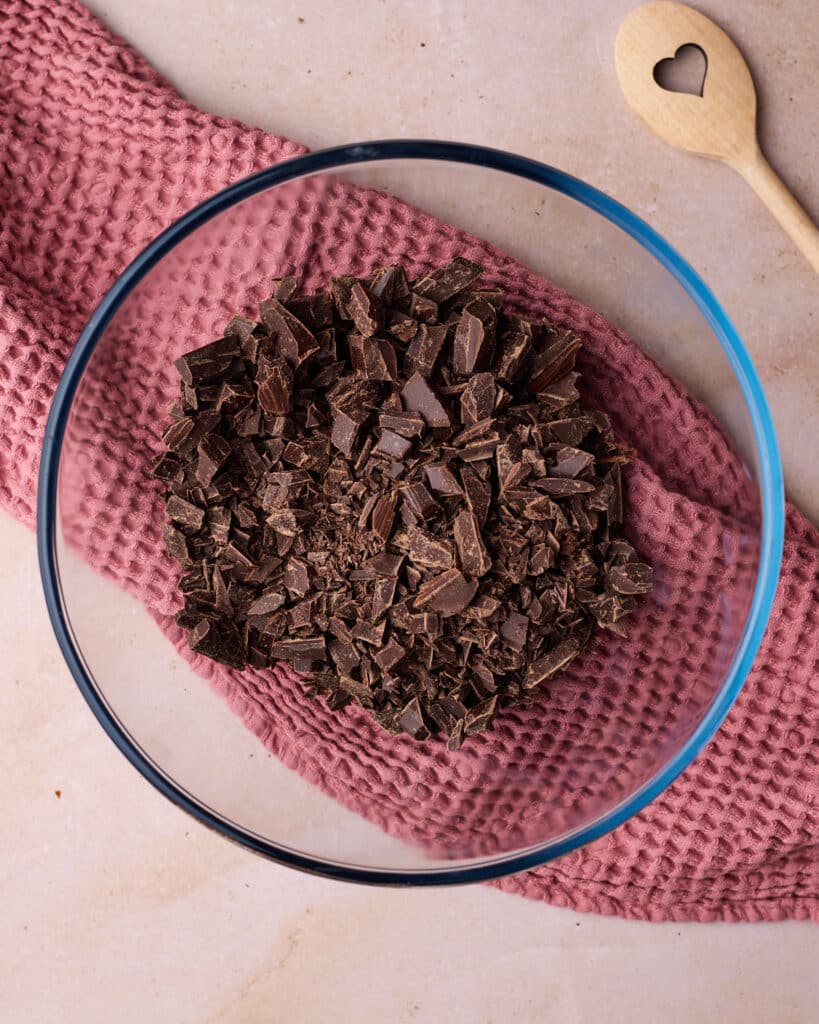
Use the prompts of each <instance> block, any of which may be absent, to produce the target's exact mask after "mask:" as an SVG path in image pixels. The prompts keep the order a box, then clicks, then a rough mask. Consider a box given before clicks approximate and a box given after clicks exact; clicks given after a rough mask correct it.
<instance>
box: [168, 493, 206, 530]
mask: <svg viewBox="0 0 819 1024" xmlns="http://www.w3.org/2000/svg"><path fill="white" fill-rule="evenodd" d="M165 511H166V512H167V513H168V517H169V518H170V519H173V520H174V521H175V522H177V523H179V524H180V526H181V527H182V528H183V530H185V531H186V532H188V533H195V532H196V531H197V530H201V528H202V524H203V523H204V521H205V512H204V509H201V508H199V507H198V506H197V505H194V504H192V503H191V502H190V501H186V500H185V499H184V498H180V497H179V495H178V494H172V495H171V496H170V498H168V501H167V503H166V505H165Z"/></svg>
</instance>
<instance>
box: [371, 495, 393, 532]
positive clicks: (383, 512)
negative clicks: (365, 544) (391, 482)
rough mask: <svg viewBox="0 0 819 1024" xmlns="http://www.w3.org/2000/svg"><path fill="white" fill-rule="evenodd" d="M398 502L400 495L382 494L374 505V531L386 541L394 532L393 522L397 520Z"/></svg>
mask: <svg viewBox="0 0 819 1024" xmlns="http://www.w3.org/2000/svg"><path fill="white" fill-rule="evenodd" d="M397 504H398V495H397V494H395V493H392V494H382V495H381V496H380V497H379V498H378V499H377V501H376V502H375V505H373V509H372V514H371V519H370V522H371V525H372V531H373V533H374V534H375V535H376V536H377V537H378V538H379V539H380V540H382V541H384V542H385V543H386V542H387V541H388V540H389V539H390V534H391V533H392V527H393V523H394V522H395V507H396V505H397Z"/></svg>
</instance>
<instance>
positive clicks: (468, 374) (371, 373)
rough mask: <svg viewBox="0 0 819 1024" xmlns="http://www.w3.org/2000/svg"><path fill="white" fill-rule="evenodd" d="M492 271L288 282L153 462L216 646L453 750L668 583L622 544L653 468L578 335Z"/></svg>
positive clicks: (209, 639)
mask: <svg viewBox="0 0 819 1024" xmlns="http://www.w3.org/2000/svg"><path fill="white" fill-rule="evenodd" d="M481 273H482V269H481V267H480V266H478V265H477V264H474V263H471V262H470V261H469V260H465V259H462V258H456V259H455V260H453V261H452V263H450V264H449V265H448V266H446V267H442V268H440V269H438V270H434V271H432V272H431V273H428V274H426V275H425V276H424V277H422V278H421V279H419V280H418V281H416V282H414V283H413V282H410V281H409V280H408V279H407V276H406V273H405V271H404V269H403V267H401V266H400V265H395V266H390V267H383V268H381V269H379V270H376V271H374V272H373V273H372V275H371V276H370V277H369V278H368V279H367V278H357V277H340V278H336V279H335V280H334V281H333V282H332V289H331V290H330V291H325V292H321V293H318V294H314V295H302V294H299V293H298V287H297V279H296V277H294V276H293V277H283V278H280V279H278V280H276V281H274V282H273V285H272V288H273V290H272V294H271V297H270V298H269V299H266V300H265V301H264V302H262V304H261V308H260V322H258V323H257V322H256V321H253V320H250V319H246V318H244V317H234V318H233V319H232V320H231V321H230V322H229V323H228V325H227V327H226V328H225V335H224V337H223V338H220V339H218V340H217V341H214V342H211V343H210V344H209V345H205V346H203V347H202V348H200V349H197V350H195V351H194V352H190V353H188V354H186V355H183V356H182V357H181V358H180V359H179V360H177V363H176V365H177V368H178V370H179V373H180V377H181V383H180V391H179V398H178V400H177V401H176V402H174V404H173V407H172V409H171V410H170V414H169V415H170V419H171V422H170V423H169V424H168V426H167V429H166V430H165V432H164V433H163V441H164V443H165V448H166V451H165V452H164V453H163V454H162V455H161V456H160V457H159V458H158V459H157V460H156V461H155V463H154V469H153V473H154V476H156V477H157V479H159V480H162V481H163V483H164V485H165V487H166V488H167V500H166V510H167V516H168V522H166V523H165V524H164V527H163V537H164V541H165V546H166V548H167V551H168V554H169V556H170V557H171V558H174V559H175V560H176V561H177V562H179V563H180V565H181V566H182V567H183V570H184V575H183V576H182V578H181V580H180V594H181V596H182V599H183V602H184V608H183V610H182V611H180V612H179V613H178V615H177V622H178V623H179V624H180V626H182V627H183V628H185V629H187V630H188V631H189V642H190V645H191V647H192V649H193V650H195V651H197V652H198V653H200V654H203V655H205V656H207V657H209V658H211V659H213V660H216V661H220V662H222V663H223V664H225V665H227V666H228V667H230V668H231V669H234V670H241V669H242V668H243V667H244V666H245V665H250V666H252V667H253V668H255V669H264V668H266V667H269V666H271V665H273V664H275V663H276V662H277V661H278V660H280V659H281V660H284V661H287V662H288V663H289V664H290V665H291V666H292V667H293V668H294V669H295V670H296V671H297V672H300V673H304V674H305V678H304V682H303V687H304V692H305V693H306V694H307V695H308V696H311V697H313V696H317V695H321V696H323V698H324V699H325V700H326V701H327V705H328V707H329V708H331V709H334V710H337V709H340V708H343V707H345V706H346V705H347V704H349V703H350V702H351V701H352V702H354V703H356V704H358V705H360V706H361V707H364V708H366V709H368V710H370V711H371V712H372V713H373V714H374V715H375V717H376V720H377V721H378V722H379V723H381V725H383V726H384V727H385V728H387V729H390V730H392V731H394V732H404V733H407V734H408V735H409V736H412V737H414V738H416V739H419V740H420V739H427V738H428V737H430V735H433V734H440V735H443V736H444V737H446V738H447V744H448V746H449V748H450V749H451V750H458V749H459V748H460V746H461V744H462V743H463V742H464V740H465V739H466V738H468V737H471V736H473V735H475V734H476V733H479V732H482V731H483V730H484V729H486V728H487V727H489V726H490V724H491V722H492V719H493V718H494V716H495V715H496V714H502V713H503V709H504V708H505V707H507V706H509V705H514V704H522V703H526V702H528V701H530V700H531V699H532V696H533V691H535V690H536V689H537V688H538V687H539V686H540V685H541V684H543V683H545V682H546V681H547V680H549V679H550V678H552V677H553V676H554V675H555V674H556V673H558V672H560V671H562V670H563V669H564V668H565V667H566V666H567V665H568V664H569V662H570V661H571V660H572V659H573V658H575V657H577V656H578V655H579V654H580V653H581V652H582V651H584V650H586V649H587V648H588V646H589V645H590V643H591V640H592V636H593V631H594V630H595V629H597V628H601V629H605V630H608V631H611V632H613V633H615V634H619V635H624V633H625V620H626V619H627V617H628V615H629V614H630V612H631V611H632V610H633V609H634V607H635V606H636V600H637V598H639V597H640V595H643V594H646V593H648V592H649V591H650V590H651V588H652V571H651V567H650V566H649V565H648V564H646V563H645V561H643V560H641V558H640V556H639V555H638V553H637V552H636V551H635V550H634V548H633V547H632V546H631V545H630V544H629V543H627V542H626V541H625V540H624V539H623V538H622V535H621V524H622V522H623V517H624V507H623V505H624V496H623V481H622V473H621V466H622V465H623V464H624V463H626V462H628V461H629V460H630V459H631V458H633V453H630V452H629V451H628V450H626V449H624V448H622V447H621V446H619V445H618V444H617V442H616V441H615V439H614V436H613V434H612V430H611V425H610V423H609V420H608V418H607V417H606V416H605V414H603V413H602V412H599V411H597V410H588V409H584V408H583V407H582V406H581V404H580V401H579V393H578V389H577V380H578V376H579V375H578V373H577V371H576V370H575V369H574V364H575V358H576V355H577V352H578V350H579V348H580V341H579V339H578V338H577V337H576V336H575V335H574V334H572V333H571V332H569V331H558V330H556V329H554V328H553V327H552V326H551V325H549V324H548V323H547V322H545V321H538V320H532V319H527V318H525V317H522V316H519V315H517V314H512V313H510V312H507V311H504V309H503V292H502V291H501V290H500V289H497V288H494V289H486V288H483V289H482V288H478V287H476V281H477V279H478V277H479V276H480V275H481ZM467 742H469V740H468V739H467Z"/></svg>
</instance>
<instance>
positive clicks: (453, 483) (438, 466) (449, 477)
mask: <svg viewBox="0 0 819 1024" xmlns="http://www.w3.org/2000/svg"><path fill="white" fill-rule="evenodd" d="M425 472H426V475H427V483H428V484H429V486H430V487H431V488H432V490H433V491H435V492H436V493H438V494H442V495H444V496H445V497H453V496H455V495H459V496H460V495H461V494H463V491H462V490H461V488H460V486H459V485H458V481H457V480H456V479H455V477H454V476H453V474H452V472H451V471H450V470H449V468H448V467H447V466H445V465H444V464H443V463H435V464H434V465H431V466H427V467H426V469H425Z"/></svg>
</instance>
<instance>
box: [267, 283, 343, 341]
mask: <svg viewBox="0 0 819 1024" xmlns="http://www.w3.org/2000/svg"><path fill="white" fill-rule="evenodd" d="M276 298H278V299H279V302H283V303H284V304H285V305H286V306H287V308H288V309H289V310H290V312H291V313H292V314H293V316H294V317H296V319H297V320H300V321H301V323H303V324H304V326H305V327H307V328H308V330H310V331H312V332H313V333H314V334H315V335H316V341H318V342H319V347H320V348H322V349H325V350H326V346H325V345H322V339H320V338H319V337H318V332H319V331H322V330H323V329H324V328H328V327H332V324H333V297H332V295H330V294H329V293H328V292H324V293H321V292H320V293H319V294H318V295H300V296H298V297H295V298H287V299H282V298H279V296H278V295H277V296H276ZM325 340H326V339H325Z"/></svg>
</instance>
